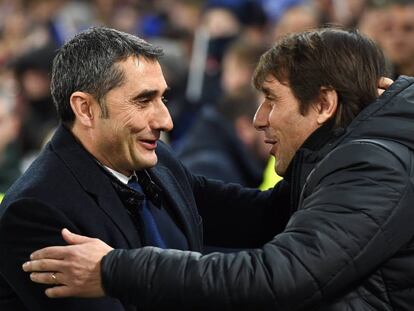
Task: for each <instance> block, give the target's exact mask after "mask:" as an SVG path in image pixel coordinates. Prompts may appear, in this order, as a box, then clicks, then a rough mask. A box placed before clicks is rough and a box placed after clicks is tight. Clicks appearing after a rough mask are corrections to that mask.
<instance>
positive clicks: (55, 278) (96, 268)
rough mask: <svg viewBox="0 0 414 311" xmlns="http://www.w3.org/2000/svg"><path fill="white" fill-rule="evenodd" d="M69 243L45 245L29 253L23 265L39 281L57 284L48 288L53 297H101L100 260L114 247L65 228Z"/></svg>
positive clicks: (48, 294) (47, 291) (64, 232)
mask: <svg viewBox="0 0 414 311" xmlns="http://www.w3.org/2000/svg"><path fill="white" fill-rule="evenodd" d="M62 236H63V238H64V239H65V241H66V242H68V243H69V244H70V245H68V246H52V247H46V248H42V249H40V250H38V251H35V252H34V253H32V254H31V255H30V259H31V261H28V262H26V263H24V264H23V270H24V271H26V272H31V273H30V278H31V280H32V281H34V282H36V283H42V284H49V285H54V287H51V288H48V289H47V290H46V295H47V296H48V297H50V298H61V297H72V296H76V297H102V296H105V293H104V290H103V288H102V282H101V259H102V257H103V256H105V255H106V254H107V253H109V252H110V251H111V250H112V248H111V247H110V246H108V245H107V244H105V243H104V242H102V241H101V240H99V239H93V238H89V237H86V236H82V235H77V234H74V233H71V232H70V231H69V230H67V229H63V230H62Z"/></svg>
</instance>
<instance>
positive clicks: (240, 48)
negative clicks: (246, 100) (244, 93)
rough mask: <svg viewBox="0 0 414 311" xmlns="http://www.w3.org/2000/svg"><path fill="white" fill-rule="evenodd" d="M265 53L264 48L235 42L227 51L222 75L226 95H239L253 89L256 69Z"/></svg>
mask: <svg viewBox="0 0 414 311" xmlns="http://www.w3.org/2000/svg"><path fill="white" fill-rule="evenodd" d="M264 51H265V49H264V47H263V46H257V45H253V44H251V43H250V42H247V41H245V40H239V41H236V42H234V43H233V44H232V45H231V46H230V47H229V48H228V50H227V51H226V53H225V55H224V58H223V63H222V73H221V89H222V90H223V92H224V93H225V94H231V95H234V94H237V93H238V92H239V91H240V90H241V89H243V88H250V87H251V79H252V76H253V71H254V68H255V67H256V64H257V62H258V61H259V58H260V56H261V55H262V54H263V52H264Z"/></svg>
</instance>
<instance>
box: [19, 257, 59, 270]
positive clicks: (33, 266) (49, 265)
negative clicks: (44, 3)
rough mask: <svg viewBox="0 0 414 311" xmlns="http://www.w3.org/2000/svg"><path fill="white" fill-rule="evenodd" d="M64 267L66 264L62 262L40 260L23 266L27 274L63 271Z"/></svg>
mask: <svg viewBox="0 0 414 311" xmlns="http://www.w3.org/2000/svg"><path fill="white" fill-rule="evenodd" d="M64 266H65V262H64V261H62V260H55V259H40V260H32V261H28V262H25V263H24V264H23V270H24V271H25V272H36V271H40V272H42V271H61V270H62V268H64Z"/></svg>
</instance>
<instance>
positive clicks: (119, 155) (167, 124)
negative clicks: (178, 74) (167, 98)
mask: <svg viewBox="0 0 414 311" xmlns="http://www.w3.org/2000/svg"><path fill="white" fill-rule="evenodd" d="M116 66H119V69H121V70H122V71H123V73H124V82H123V83H122V85H120V86H118V87H116V88H114V89H112V90H111V91H109V92H108V93H107V94H106V95H105V97H104V99H103V100H104V103H105V105H106V107H107V112H108V117H107V118H104V117H102V116H101V114H102V112H101V111H100V107H99V105H98V103H96V104H94V105H93V106H92V109H93V110H94V113H93V114H94V116H95V117H94V123H93V127H92V129H91V131H90V136H91V139H90V141H91V146H90V147H89V148H88V150H89V151H90V152H91V153H92V154H93V155H94V156H95V158H96V159H97V160H98V161H100V162H101V163H102V164H104V165H106V166H108V167H110V168H112V169H114V170H116V171H118V172H120V173H123V174H124V175H127V176H129V175H130V174H131V173H132V171H134V170H139V169H144V168H149V167H152V166H154V165H155V164H156V163H157V155H156V153H155V149H156V147H157V140H158V139H159V138H160V133H161V131H170V130H171V129H172V127H173V123H172V120H171V116H170V114H169V112H168V109H167V107H166V106H165V103H164V94H165V92H166V90H167V84H166V82H165V79H164V76H163V73H162V70H161V67H160V65H159V63H158V62H157V61H151V60H146V59H145V58H142V57H141V58H136V57H129V58H127V59H126V60H125V61H121V62H119V63H117V64H116Z"/></svg>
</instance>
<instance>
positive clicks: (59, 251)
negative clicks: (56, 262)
mask: <svg viewBox="0 0 414 311" xmlns="http://www.w3.org/2000/svg"><path fill="white" fill-rule="evenodd" d="M69 251H70V249H69V248H67V246H51V247H45V248H42V249H39V250H37V251H35V252H33V253H32V254H31V255H30V259H31V260H37V259H43V258H49V259H63V258H65V257H66V256H67V254H68V253H69Z"/></svg>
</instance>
